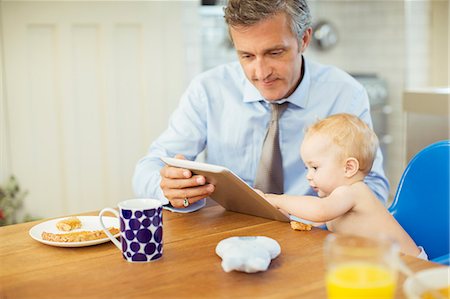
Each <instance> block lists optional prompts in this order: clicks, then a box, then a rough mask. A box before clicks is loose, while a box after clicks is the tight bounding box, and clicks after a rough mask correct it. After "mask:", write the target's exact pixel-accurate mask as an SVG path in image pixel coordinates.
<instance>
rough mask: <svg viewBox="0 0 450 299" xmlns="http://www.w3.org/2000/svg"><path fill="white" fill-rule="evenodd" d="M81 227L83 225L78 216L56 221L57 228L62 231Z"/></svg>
mask: <svg viewBox="0 0 450 299" xmlns="http://www.w3.org/2000/svg"><path fill="white" fill-rule="evenodd" d="M80 227H81V221H80V219H78V218H77V217H70V218H66V219H63V220H61V221H58V222H57V223H56V228H57V229H59V230H61V231H65V232H68V231H71V230H74V229H77V228H80Z"/></svg>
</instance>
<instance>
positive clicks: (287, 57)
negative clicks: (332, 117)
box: [230, 13, 311, 101]
mask: <svg viewBox="0 0 450 299" xmlns="http://www.w3.org/2000/svg"><path fill="white" fill-rule="evenodd" d="M230 34H231V37H232V39H233V43H234V46H235V48H236V51H237V55H238V58H239V61H240V63H241V65H242V68H243V69H244V72H245V75H246V77H247V79H248V80H249V81H250V82H252V84H253V85H254V86H255V87H256V88H257V89H258V90H259V92H260V93H261V95H262V96H263V97H264V98H265V99H266V100H268V101H277V100H280V99H283V98H286V97H288V96H289V95H291V94H292V93H293V92H294V90H295V89H296V88H297V86H298V84H299V83H300V79H301V69H302V57H301V54H302V53H303V51H304V50H305V49H306V47H307V46H308V44H309V41H310V38H311V29H308V30H307V31H306V32H305V34H304V37H303V39H302V42H301V45H300V46H299V43H298V40H297V36H296V35H295V34H294V33H292V32H291V30H290V23H289V20H288V18H287V17H286V15H285V14H284V13H280V14H277V15H275V16H274V17H272V18H270V19H267V20H264V21H261V22H259V23H257V24H255V25H252V26H250V27H230Z"/></svg>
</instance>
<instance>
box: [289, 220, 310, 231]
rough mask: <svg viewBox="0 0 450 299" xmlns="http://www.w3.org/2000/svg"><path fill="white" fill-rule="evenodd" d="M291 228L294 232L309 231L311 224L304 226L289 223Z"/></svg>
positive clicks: (293, 222)
mask: <svg viewBox="0 0 450 299" xmlns="http://www.w3.org/2000/svg"><path fill="white" fill-rule="evenodd" d="M291 227H292V229H294V230H311V228H312V225H311V224H305V223H303V222H298V221H291Z"/></svg>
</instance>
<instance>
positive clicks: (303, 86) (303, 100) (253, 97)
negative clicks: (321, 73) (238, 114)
mask: <svg viewBox="0 0 450 299" xmlns="http://www.w3.org/2000/svg"><path fill="white" fill-rule="evenodd" d="M302 60H303V64H302V65H303V67H304V70H305V72H304V73H303V78H302V81H301V82H300V84H299V85H298V86H297V88H296V89H295V91H294V92H293V93H292V94H291V95H290V96H289V97H287V98H286V99H284V100H286V101H288V102H290V103H292V104H294V105H296V106H298V107H300V108H306V105H307V104H308V98H309V89H310V86H311V75H310V66H309V62H308V61H307V60H306V59H305V58H304V56H302ZM243 100H244V102H259V101H264V97H263V96H262V95H261V94H260V93H259V91H258V89H256V87H255V86H254V85H253V84H252V83H250V81H248V80H247V79H245V84H244V91H243ZM282 100H283V99H282ZM282 100H280V102H283V101H282Z"/></svg>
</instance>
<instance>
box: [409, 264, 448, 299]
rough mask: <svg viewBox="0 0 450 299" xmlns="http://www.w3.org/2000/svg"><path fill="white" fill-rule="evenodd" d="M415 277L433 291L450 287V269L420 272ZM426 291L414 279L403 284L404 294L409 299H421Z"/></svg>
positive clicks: (433, 269) (442, 268)
mask: <svg viewBox="0 0 450 299" xmlns="http://www.w3.org/2000/svg"><path fill="white" fill-rule="evenodd" d="M415 276H416V277H417V278H418V279H420V281H422V282H423V283H424V284H426V286H427V287H430V288H432V289H440V288H445V287H447V286H448V285H449V279H450V267H439V268H432V269H426V270H422V271H419V272H417V273H416V274H415ZM425 291H426V289H423V288H421V286H420V285H419V284H417V283H416V282H415V281H414V279H412V278H408V279H406V281H405V283H404V284H403V292H404V293H405V295H406V297H407V298H408V299H420V295H421V294H422V293H423V292H425Z"/></svg>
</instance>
